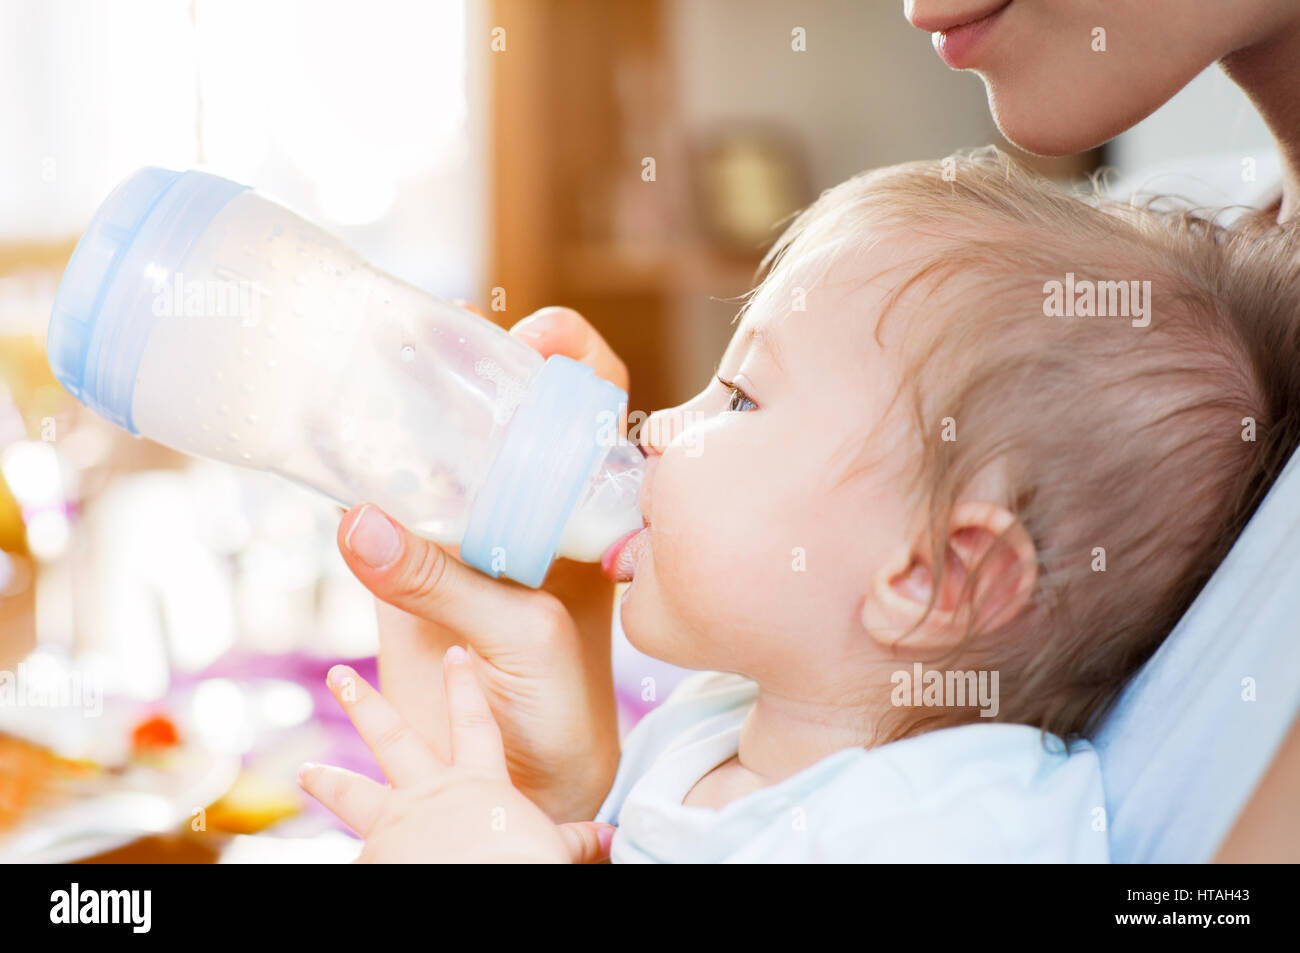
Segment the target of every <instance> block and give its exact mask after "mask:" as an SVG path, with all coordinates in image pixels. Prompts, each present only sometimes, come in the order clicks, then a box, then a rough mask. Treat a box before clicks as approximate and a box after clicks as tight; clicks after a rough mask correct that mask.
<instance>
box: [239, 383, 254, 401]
mask: <svg viewBox="0 0 1300 953" xmlns="http://www.w3.org/2000/svg"><path fill="white" fill-rule="evenodd" d="M239 392H240V393H241V394H243V395H244V396H245V397H247V396H248V395H250V394H251V393H253V385H252V384H250V383H248V382H247V381H245V382H244V383H242V384H240V385H239Z"/></svg>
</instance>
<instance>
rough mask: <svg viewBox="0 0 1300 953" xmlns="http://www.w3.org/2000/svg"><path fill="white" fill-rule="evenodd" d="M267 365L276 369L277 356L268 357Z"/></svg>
mask: <svg viewBox="0 0 1300 953" xmlns="http://www.w3.org/2000/svg"><path fill="white" fill-rule="evenodd" d="M266 366H267V367H269V368H270V369H271V370H275V358H273V357H268V358H267V359H266Z"/></svg>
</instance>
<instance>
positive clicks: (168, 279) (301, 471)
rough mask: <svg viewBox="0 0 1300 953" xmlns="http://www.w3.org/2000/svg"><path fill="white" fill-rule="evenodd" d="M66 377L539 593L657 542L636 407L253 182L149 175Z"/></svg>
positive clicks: (192, 445)
mask: <svg viewBox="0 0 1300 953" xmlns="http://www.w3.org/2000/svg"><path fill="white" fill-rule="evenodd" d="M48 353H49V360H50V366H51V367H52V368H53V370H54V373H55V375H56V376H57V377H58V379H59V380H60V381H61V382H62V384H63V385H64V387H66V388H67V389H68V390H69V391H70V392H71V393H72V394H73V395H74V396H75V397H77V399H78V400H80V401H82V402H83V403H85V404H86V405H87V406H88V407H90V408H92V409H93V410H95V411H96V412H97V413H99V414H100V415H102V416H104V417H106V418H107V419H109V420H111V421H113V422H114V423H116V424H118V425H119V426H121V427H124V428H125V429H126V430H128V431H130V432H131V433H133V434H139V435H142V436H145V437H149V438H151V439H153V440H156V441H158V442H159V443H162V444H166V445H167V446H169V447H174V448H176V449H178V450H182V451H185V452H187V453H192V454H197V455H199V456H204V457H211V458H214V459H218V460H225V461H228V462H230V463H234V464H238V465H240V466H244V467H251V468H254V469H259V470H268V471H271V472H274V473H278V474H280V475H281V476H284V477H286V478H288V479H290V480H292V481H294V482H297V483H300V484H303V485H305V486H308V487H311V488H313V489H316V490H318V491H320V492H322V493H324V494H325V495H327V496H328V497H330V498H331V499H333V500H335V501H337V502H338V503H340V504H343V505H345V506H351V505H354V504H356V503H359V502H362V501H367V500H368V501H372V502H374V503H377V504H379V505H380V506H381V507H383V508H384V509H385V510H387V511H388V512H389V513H391V514H392V515H393V516H394V517H396V518H397V519H399V520H401V521H402V522H403V523H404V524H406V525H407V526H408V527H410V528H411V529H412V530H413V531H415V532H418V533H420V534H421V535H424V536H427V537H429V538H430V539H433V540H436V541H438V542H441V543H446V544H459V545H460V548H461V557H462V558H463V559H464V560H465V561H466V562H468V563H470V564H471V565H473V566H475V567H477V568H478V569H480V570H482V571H484V572H486V573H489V574H490V575H493V576H500V575H504V576H508V577H509V578H512V579H515V580H517V581H519V582H522V583H524V584H525V585H530V586H536V585H539V584H540V583H541V581H542V579H543V577H544V576H545V575H546V571H547V569H548V568H549V566H550V563H551V560H552V559H553V558H554V556H555V555H557V554H558V555H561V556H567V557H569V558H572V559H578V560H586V561H595V560H599V559H600V558H601V556H602V555H603V554H604V553H605V551H606V550H607V549H608V548H609V547H610V546H611V544H613V543H614V542H615V541H616V540H618V539H620V538H621V537H623V536H625V535H626V534H628V533H629V532H632V531H634V530H636V529H638V528H639V527H640V526H641V525H642V521H641V516H640V511H639V506H638V499H637V498H638V493H639V489H640V483H641V472H642V471H641V466H642V461H643V457H642V454H641V452H640V451H639V450H638V449H636V448H635V447H633V446H630V445H628V444H627V443H626V442H625V441H623V440H620V439H619V436H618V419H619V413H620V408H621V405H623V404H624V403H625V401H626V395H625V394H624V393H623V391H622V390H620V389H619V388H617V387H615V386H614V385H613V384H610V383H608V382H607V381H603V380H600V379H599V378H597V377H596V376H595V375H594V374H593V373H592V372H591V370H590V369H589V368H587V367H585V366H584V365H582V364H579V363H577V362H575V361H571V360H568V359H567V358H563V357H552V358H550V359H549V360H546V361H543V360H542V358H541V357H540V356H539V355H538V354H537V353H536V352H535V351H533V350H532V349H531V348H529V347H527V346H526V345H524V344H522V343H521V342H519V341H517V340H515V339H514V338H513V337H511V336H510V335H509V334H507V333H506V332H505V331H503V330H501V329H500V328H498V327H497V326H496V325H494V324H492V323H491V322H489V321H486V320H484V319H482V318H480V317H478V316H477V315H474V314H472V313H470V312H468V311H466V310H464V309H462V308H458V307H456V306H454V305H451V304H448V303H446V302H444V301H441V300H439V299H437V298H434V297H432V296H430V295H428V294H426V293H424V292H422V291H420V290H418V289H416V288H413V287H411V286H410V285H407V284H404V283H403V282H401V281H398V280H397V279H395V278H393V277H391V276H389V275H387V274H385V273H384V272H382V271H379V270H378V269H376V268H374V267H372V266H370V265H369V264H367V263H366V262H365V261H364V260H363V259H362V258H360V257H359V256H358V255H357V254H355V253H354V252H353V251H351V250H350V249H349V248H347V247H346V246H345V245H343V244H342V243H341V242H340V241H339V240H338V239H336V238H334V237H333V236H331V235H329V234H328V233H326V232H324V231H322V230H321V229H319V228H317V227H316V226H314V225H312V224H311V223H309V222H307V221H304V220H303V219H302V218H300V217H298V216H297V215H295V214H294V213H292V212H290V211H288V210H287V209H285V208H283V207H282V206H280V205H277V204H276V203H274V202H271V201H269V200H268V199H266V198H263V197H262V196H260V195H258V194H257V193H255V192H252V191H250V190H248V189H247V188H245V187H244V186H241V185H238V184H236V183H234V182H230V181H228V180H226V179H222V178H218V177H217V176H213V175H208V174H206V173H202V172H184V173H178V172H170V171H167V170H163V169H143V170H141V171H139V172H137V173H135V174H134V175H133V176H131V177H130V178H129V179H127V180H126V181H125V182H123V183H122V184H121V185H119V186H118V187H117V189H116V190H114V192H113V193H112V194H111V195H110V196H109V197H108V199H107V200H106V201H105V202H104V204H103V205H102V206H101V207H100V209H99V210H98V212H97V213H96V214H95V217H94V219H93V220H92V222H91V224H90V226H89V228H88V229H87V231H86V233H85V235H84V236H83V237H82V239H81V241H80V242H79V243H78V245H77V248H76V251H75V252H74V253H73V256H72V259H71V261H70V262H69V264H68V267H67V271H66V272H65V273H64V275H63V280H62V283H61V284H60V286H59V292H58V296H57V298H56V299H55V303H54V312H53V315H52V317H51V320H50V329H49V337H48Z"/></svg>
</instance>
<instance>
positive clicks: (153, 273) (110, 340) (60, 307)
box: [46, 168, 246, 433]
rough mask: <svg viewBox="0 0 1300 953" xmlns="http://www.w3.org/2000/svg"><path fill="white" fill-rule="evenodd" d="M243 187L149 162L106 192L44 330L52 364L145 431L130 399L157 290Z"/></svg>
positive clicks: (82, 392) (86, 394) (122, 422)
mask: <svg viewBox="0 0 1300 953" xmlns="http://www.w3.org/2000/svg"><path fill="white" fill-rule="evenodd" d="M245 188H246V186H243V185H239V184H238V183H235V182H231V181H229V180H228V179H222V178H220V177H218V176H215V175H208V174H207V173H205V172H171V171H169V170H167V169H154V168H149V169H141V170H140V171H139V172H136V173H135V174H134V175H132V176H131V177H130V178H128V179H127V180H126V181H124V182H122V183H121V184H120V185H119V186H118V187H117V188H116V189H114V190H113V192H112V193H111V194H110V195H109V196H108V198H107V199H105V200H104V203H103V204H102V205H101V206H100V207H99V210H98V211H97V212H95V217H94V218H93V219H91V222H90V225H89V226H88V227H87V228H86V233H85V234H84V235H82V236H81V240H80V241H79V242H77V247H76V250H74V251H73V253H72V258H71V259H70V260H69V262H68V267H67V268H66V269H65V270H64V272H63V279H62V281H60V283H59V291H58V294H57V295H56V296H55V298H54V310H53V312H52V314H51V315H50V328H49V333H48V334H47V336H46V354H47V355H48V358H49V362H50V368H51V370H53V371H54V376H55V377H57V378H58V379H59V383H60V384H62V385H63V386H64V387H65V388H67V390H68V392H69V393H70V394H72V396H73V397H76V398H77V400H79V401H81V402H82V403H83V404H85V405H86V406H87V407H89V408H90V409H91V410H93V411H95V412H96V413H97V414H99V415H100V416H102V417H105V418H106V419H108V420H111V421H112V422H113V423H115V424H117V425H118V426H119V427H123V428H125V429H126V430H129V431H130V432H131V433H138V432H139V431H137V430H136V429H135V424H134V423H133V421H132V418H131V399H132V395H133V394H134V392H135V379H136V372H137V371H138V370H139V367H140V358H141V357H142V356H143V354H144V348H145V344H146V343H147V342H148V340H149V334H150V332H151V331H152V330H153V324H154V321H155V320H157V318H156V316H155V315H154V311H153V309H152V308H151V307H149V306H148V299H149V296H150V295H151V294H153V293H154V285H155V283H156V282H157V281H158V280H159V278H160V276H161V278H162V279H163V280H166V279H168V278H169V277H170V274H171V272H172V271H175V270H176V269H177V268H179V267H180V265H181V264H182V263H183V262H184V260H185V258H186V256H187V255H188V254H189V251H190V249H191V248H192V247H193V246H194V242H195V241H196V240H197V239H198V237H199V236H200V235H201V234H202V233H203V230H204V229H205V228H207V226H208V224H209V223H210V222H211V221H212V219H213V218H214V217H215V216H216V214H217V213H218V212H219V211H221V209H222V208H224V207H225V205H226V204H227V203H228V202H229V201H230V200H231V199H232V198H234V197H235V196H236V195H238V194H239V193H240V192H242V191H243V190H244V189H245Z"/></svg>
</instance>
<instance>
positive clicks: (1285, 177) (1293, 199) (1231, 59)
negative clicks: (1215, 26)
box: [1221, 7, 1300, 222]
mask: <svg viewBox="0 0 1300 953" xmlns="http://www.w3.org/2000/svg"><path fill="white" fill-rule="evenodd" d="M1221 65H1222V67H1223V71H1224V72H1225V73H1226V74H1227V75H1228V77H1229V78H1230V79H1231V80H1232V81H1233V82H1234V83H1236V84H1237V85H1238V86H1240V87H1241V88H1242V90H1243V91H1244V92H1245V93H1246V95H1247V96H1248V97H1249V98H1250V101H1251V102H1252V103H1253V104H1254V106H1255V108H1256V109H1257V110H1258V111H1259V114H1260V115H1261V116H1262V117H1263V118H1264V122H1265V123H1266V124H1267V125H1268V128H1269V131H1270V132H1272V134H1273V138H1274V139H1275V140H1276V141H1277V145H1278V149H1279V151H1280V153H1281V157H1282V204H1281V206H1280V207H1279V209H1278V215H1277V219H1278V221H1279V222H1284V221H1286V220H1287V219H1288V218H1291V217H1293V216H1295V215H1297V214H1300V7H1298V8H1297V9H1296V12H1295V13H1294V14H1290V15H1288V17H1287V19H1286V21H1285V23H1284V25H1283V26H1281V27H1275V28H1273V29H1272V30H1271V31H1270V33H1269V34H1268V35H1267V36H1264V37H1262V38H1261V39H1260V40H1259V41H1257V42H1255V43H1253V44H1251V45H1249V46H1245V47H1242V48H1241V49H1239V50H1236V51H1234V52H1232V53H1230V54H1228V55H1227V56H1225V57H1224V58H1223V60H1222V61H1221Z"/></svg>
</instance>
